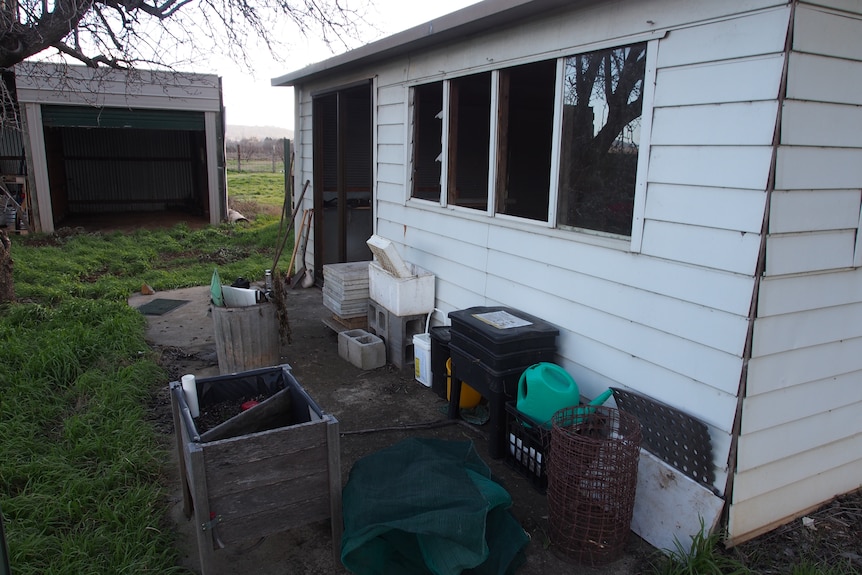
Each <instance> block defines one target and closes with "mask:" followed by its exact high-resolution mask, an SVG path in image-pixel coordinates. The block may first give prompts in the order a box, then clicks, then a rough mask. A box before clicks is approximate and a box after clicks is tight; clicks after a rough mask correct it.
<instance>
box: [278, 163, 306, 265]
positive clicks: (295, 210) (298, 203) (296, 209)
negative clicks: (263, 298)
mask: <svg viewBox="0 0 862 575" xmlns="http://www.w3.org/2000/svg"><path fill="white" fill-rule="evenodd" d="M309 184H311V180H305V185H304V186H302V193H301V194H299V199H298V200H297V201H296V206H295V207H294V208H293V214H291V216H290V221H289V222H288V223H287V229H286V230H285V231H284V236H283V237H282V238H281V245H279V247H278V250H276V252H275V259H274V260H273V262H272V269H273V271H275V269H276V267H278V260H279V259H280V258H281V252H282V251H283V250H284V244H286V243H287V236H289V235H290V230H291V229H292V228H293V222H294V221H295V220H296V214H297V213H298V212H299V208H300V207H301V206H302V198H304V197H305V191H306V190H307V189H308V185H309ZM288 271H289V270H288Z"/></svg>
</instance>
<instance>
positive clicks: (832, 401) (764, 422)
mask: <svg viewBox="0 0 862 575" xmlns="http://www.w3.org/2000/svg"><path fill="white" fill-rule="evenodd" d="M860 378H862V372H860V371H854V372H851V373H844V374H841V375H836V376H833V377H828V378H826V379H821V380H819V381H812V382H809V383H806V384H805V385H794V386H792V387H786V388H780V389H777V390H775V391H772V392H769V393H761V394H760V395H754V396H750V397H746V398H745V402H744V403H743V404H742V428H741V433H743V434H747V433H754V432H757V431H762V430H764V429H768V428H770V427H776V426H779V425H783V424H785V423H790V422H792V421H796V420H799V419H802V418H805V417H812V416H814V415H818V414H823V415H824V416H828V415H826V414H828V412H829V411H830V410H833V409H838V408H841V407H843V406H845V405H850V404H853V403H856V404H860V406H862V385H859V380H860ZM860 453H862V451H861V452H860Z"/></svg>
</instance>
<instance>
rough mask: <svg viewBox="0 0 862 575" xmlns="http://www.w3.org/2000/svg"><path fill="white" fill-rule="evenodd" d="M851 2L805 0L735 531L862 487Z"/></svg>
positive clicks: (861, 158)
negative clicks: (811, 0)
mask: <svg viewBox="0 0 862 575" xmlns="http://www.w3.org/2000/svg"><path fill="white" fill-rule="evenodd" d="M817 4H821V5H823V4H831V5H832V6H834V7H837V8H841V7H842V6H843V7H844V8H847V7H850V4H847V3H843V2H840V1H838V2H828V3H827V2H817ZM852 6H853V7H854V9H855V11H856V12H857V14H851V13H848V12H841V11H836V10H833V9H830V8H824V7H821V6H814V5H810V4H800V5H798V6H797V8H796V17H795V21H794V35H793V52H792V53H791V54H790V57H789V61H788V78H787V100H786V101H785V102H784V105H783V109H782V118H781V121H782V130H781V142H780V147H779V149H778V153H777V162H776V176H775V187H776V190H775V192H773V194H772V201H771V209H770V217H769V232H770V233H769V237H768V241H767V244H766V268H765V275H764V278H763V280H762V282H761V286H760V292H759V299H758V303H757V320H756V321H755V324H754V331H753V341H752V358H751V361H750V363H749V367H748V380H747V386H746V397H745V400H744V402H743V408H742V420H741V429H740V436H739V446H738V455H737V471H736V475H735V478H734V491H733V504H732V506H731V509H730V514H729V529H730V533H731V534H732V535H733V536H734V537H736V538H737V540H741V539H745V538H748V537H751V536H754V535H756V534H757V533H759V532H760V531H762V530H763V529H764V526H771V525H774V524H777V523H779V522H782V521H785V520H787V519H788V518H790V517H793V516H795V515H798V514H799V513H801V512H804V511H805V510H807V508H810V507H814V506H816V505H818V504H820V503H822V502H823V501H826V500H828V499H830V498H831V497H833V496H834V495H837V494H840V493H844V492H846V491H850V490H852V489H856V488H858V487H860V485H862V479H860V477H862V463H860V461H862V460H860V459H859V453H860V452H861V451H860V450H862V419H860V418H859V412H860V410H862V386H860V385H859V382H860V379H862V271H860V270H859V269H858V267H854V266H858V264H859V261H858V257H859V254H858V253H856V252H857V249H858V246H857V242H858V239H857V235H858V227H859V213H860V204H862V193H860V188H862V168H860V167H859V166H860V164H862V141H860V138H859V135H858V134H859V131H860V128H862V116H860V112H859V108H858V106H859V105H860V104H862V99H860V95H859V94H860V93H862V80H861V79H860V74H862V45H860V43H859V42H858V39H859V38H860V37H862V17H860V15H859V14H858V12H859V5H858V3H855V2H854V3H852Z"/></svg>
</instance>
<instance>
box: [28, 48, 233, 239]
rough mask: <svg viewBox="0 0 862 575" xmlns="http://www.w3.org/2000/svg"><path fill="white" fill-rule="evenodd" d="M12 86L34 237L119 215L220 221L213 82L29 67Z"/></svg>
mask: <svg viewBox="0 0 862 575" xmlns="http://www.w3.org/2000/svg"><path fill="white" fill-rule="evenodd" d="M15 80H16V85H17V95H18V103H19V106H20V110H21V116H22V119H23V127H24V134H23V136H24V138H23V139H24V149H25V154H26V171H27V176H28V178H27V179H28V183H29V187H30V208H31V214H30V221H31V225H32V226H33V229H34V230H35V231H41V232H51V231H53V230H54V229H55V228H56V227H59V226H63V225H67V224H74V223H75V222H77V221H81V220H86V219H87V218H93V217H97V218H98V217H101V218H110V217H111V216H112V215H116V216H117V217H119V216H120V215H121V214H123V215H127V214H139V215H143V216H147V215H152V217H154V218H156V217H163V216H165V215H166V214H170V215H171V216H172V217H174V218H175V219H178V220H179V219H182V218H187V219H190V220H197V221H201V220H203V221H205V222H207V223H212V224H215V223H218V222H219V221H221V220H222V219H224V217H225V216H226V213H227V194H226V185H225V169H224V114H223V107H222V100H221V80H220V78H219V77H218V76H214V75H205V74H191V73H177V72H155V71H127V70H110V69H99V68H97V69H93V68H87V67H83V66H66V65H58V64H49V63H34V62H27V63H22V64H19V65H18V66H16V67H15Z"/></svg>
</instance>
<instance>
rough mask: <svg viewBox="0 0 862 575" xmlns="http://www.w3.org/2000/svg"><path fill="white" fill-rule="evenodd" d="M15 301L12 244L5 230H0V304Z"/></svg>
mask: <svg viewBox="0 0 862 575" xmlns="http://www.w3.org/2000/svg"><path fill="white" fill-rule="evenodd" d="M10 301H15V281H14V279H13V278H12V242H11V241H9V236H8V235H6V230H0V303H6V302H10Z"/></svg>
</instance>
